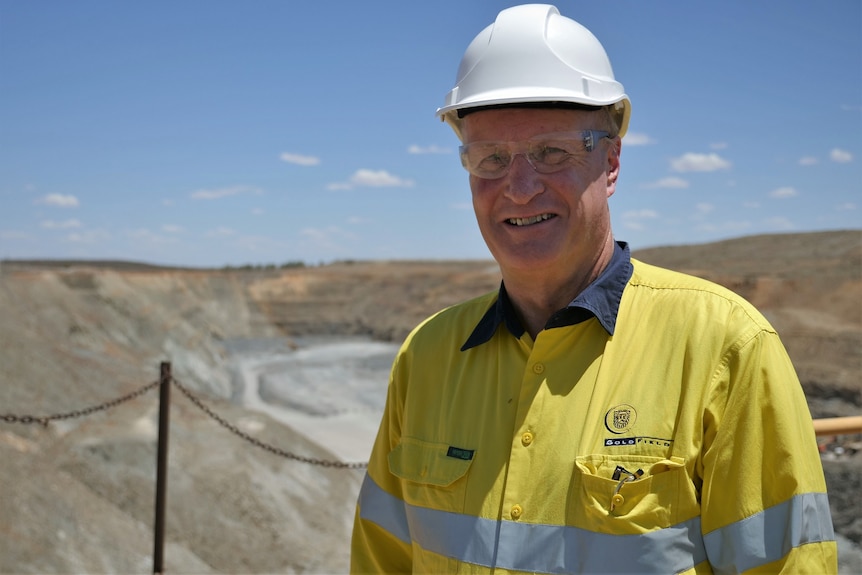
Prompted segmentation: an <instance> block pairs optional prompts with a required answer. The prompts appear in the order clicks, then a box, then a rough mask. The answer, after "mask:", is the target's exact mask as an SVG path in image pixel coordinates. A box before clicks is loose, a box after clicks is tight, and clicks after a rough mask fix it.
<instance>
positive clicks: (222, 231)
mask: <svg viewBox="0 0 862 575" xmlns="http://www.w3.org/2000/svg"><path fill="white" fill-rule="evenodd" d="M206 235H207V237H210V238H212V237H221V238H225V237H231V236H235V235H236V231H235V230H233V229H231V228H228V227H225V226H222V227H219V228H216V229H214V230H210V231H208V232H207V233H206Z"/></svg>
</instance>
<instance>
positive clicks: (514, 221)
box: [506, 214, 554, 226]
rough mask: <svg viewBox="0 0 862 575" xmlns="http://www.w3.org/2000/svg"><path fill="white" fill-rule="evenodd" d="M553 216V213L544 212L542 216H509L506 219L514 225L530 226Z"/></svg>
mask: <svg viewBox="0 0 862 575" xmlns="http://www.w3.org/2000/svg"><path fill="white" fill-rule="evenodd" d="M553 217H554V216H553V214H542V215H540V216H533V217H531V218H509V219H508V220H506V221H507V222H509V223H510V224H512V225H513V226H529V225H532V224H536V223H539V222H543V221H545V220H550V219H551V218H553Z"/></svg>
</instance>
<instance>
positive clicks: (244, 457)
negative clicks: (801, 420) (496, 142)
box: [0, 231, 862, 573]
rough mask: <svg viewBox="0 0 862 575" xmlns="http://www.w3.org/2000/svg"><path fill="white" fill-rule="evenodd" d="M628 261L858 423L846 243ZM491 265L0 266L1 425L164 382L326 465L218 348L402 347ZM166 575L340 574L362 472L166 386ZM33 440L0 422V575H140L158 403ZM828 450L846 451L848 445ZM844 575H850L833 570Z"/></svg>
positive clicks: (719, 249)
mask: <svg viewBox="0 0 862 575" xmlns="http://www.w3.org/2000/svg"><path fill="white" fill-rule="evenodd" d="M636 257H639V258H641V259H643V260H644V261H648V262H650V263H657V264H660V265H667V266H668V267H672V268H676V269H681V270H683V271H689V272H691V273H695V274H698V275H703V276H706V277H709V278H711V279H713V280H715V281H718V282H720V283H723V284H725V285H728V286H729V287H731V288H732V289H735V290H736V291H738V292H740V293H742V294H743V295H745V296H746V297H748V298H749V299H751V300H752V301H753V302H754V303H755V304H756V305H758V307H760V309H761V310H763V311H764V313H765V314H766V315H767V317H768V318H769V319H770V320H771V321H772V322H773V323H774V324H775V326H776V327H777V328H778V330H779V332H780V333H781V334H782V338H783V339H784V340H785V342H786V344H787V347H788V350H789V352H790V354H791V357H792V359H793V361H794V364H795V365H796V367H797V369H798V371H799V373H800V378H801V379H802V381H803V385H804V386H805V390H806V394H807V396H808V398H809V402H810V405H811V407H812V411H813V413H814V414H815V416H817V417H828V416H839V415H851V414H858V413H860V412H862V305H860V304H859V302H860V301H862V233H860V232H859V231H851V232H833V233H825V234H800V235H783V236H764V237H756V238H743V239H741V240H735V241H732V242H723V243H719V244H711V245H707V246H685V247H674V248H662V249H657V250H648V251H643V252H639V253H637V254H636ZM498 284H499V275H498V272H497V269H496V266H494V265H493V263H492V262H354V263H340V264H333V265H329V266H321V267H313V268H292V269H285V270H250V271H240V270H236V271H216V270H211V271H205V270H177V269H163V268H157V267H152V266H130V265H127V264H120V263H118V262H112V263H108V264H104V263H103V264H98V263H95V262H77V263H76V264H74V265H70V264H68V263H64V262H41V263H40V262H8V261H7V262H2V263H0V416H3V415H7V414H12V415H38V416H42V415H48V414H68V413H69V412H73V411H75V410H80V409H83V408H86V407H89V406H96V405H99V404H101V403H103V402H105V401H106V400H110V399H113V398H116V397H120V396H123V395H125V394H129V393H132V392H134V391H135V390H138V389H141V387H142V386H144V385H146V384H147V383H149V382H152V381H154V380H155V379H156V378H157V376H158V367H159V362H161V361H164V360H168V361H171V363H172V368H173V373H174V375H175V376H176V377H177V379H178V380H179V381H181V382H182V383H183V384H184V385H186V386H187V387H189V388H190V389H192V390H194V392H195V393H196V394H199V396H200V397H202V398H204V399H205V401H206V403H207V404H208V405H210V406H211V407H212V408H213V409H215V410H216V411H217V412H218V413H219V414H221V415H222V416H223V417H224V418H225V419H226V420H228V421H230V422H232V423H233V424H234V425H236V427H237V428H238V429H239V430H240V431H242V432H244V433H246V434H248V436H250V437H254V438H255V439H257V440H259V441H263V442H266V443H268V444H271V445H276V446H279V447H280V448H282V449H285V450H287V451H290V452H292V453H296V454H299V455H301V456H304V457H312V458H321V459H327V458H331V457H332V453H330V452H328V451H327V450H326V448H324V447H322V446H321V445H320V444H318V443H315V442H314V441H313V440H311V439H309V438H308V437H307V436H306V435H304V434H302V433H298V432H297V430H295V429H291V428H290V427H288V426H286V425H284V424H283V423H280V422H279V421H276V420H274V419H272V418H270V417H267V416H266V415H263V414H261V413H257V412H250V411H248V410H245V409H243V408H242V407H240V406H239V405H237V403H236V401H235V399H236V395H237V390H236V389H235V385H234V382H233V381H232V380H231V376H230V371H229V369H228V367H229V360H230V358H229V356H228V348H229V346H228V345H227V344H228V343H229V342H231V341H236V340H237V339H239V340H242V339H246V338H268V337H272V336H275V335H279V334H284V335H287V336H288V337H294V338H299V337H300V336H307V335H310V334H319V335H322V334H365V335H371V336H373V337H375V338H379V339H385V340H390V341H399V340H400V339H401V338H403V336H404V335H405V334H406V333H407V331H408V330H409V329H411V328H412V327H413V326H414V325H415V324H416V323H417V322H418V321H419V320H421V319H422V318H424V317H425V316H427V315H428V314H430V313H432V312H434V311H436V310H438V309H440V308H442V307H445V306H446V305H450V304H452V303H455V302H457V301H460V300H463V299H465V298H467V297H471V296H473V295H478V294H480V293H483V292H486V291H489V290H493V289H496V288H497V286H498ZM173 394H174V401H173V406H172V419H171V451H170V471H169V491H168V507H169V510H168V516H167V540H168V545H167V548H166V552H165V563H166V565H165V567H166V571H168V572H172V573H217V572H218V573H274V572H279V573H301V572H303V573H333V572H343V571H344V569H345V566H346V561H347V552H348V551H347V547H346V542H347V541H348V539H349V529H350V525H351V523H352V513H353V503H354V500H355V496H356V492H357V490H358V487H359V483H360V482H361V478H362V471H361V470H347V469H338V468H329V467H320V466H314V465H308V464H303V463H298V462H296V461H293V460H290V459H286V458H284V457H279V456H277V455H273V454H272V453H270V452H268V451H266V450H263V449H259V448H258V447H255V446H252V445H250V444H249V443H248V442H247V441H243V440H242V439H240V438H238V437H237V436H236V435H233V434H231V433H229V432H227V430H225V429H223V428H222V427H219V426H218V425H217V424H216V423H215V422H214V421H213V420H212V419H211V418H209V417H208V416H207V415H205V414H204V413H203V412H201V411H200V410H199V409H198V408H197V407H195V406H194V405H192V404H191V403H190V402H189V401H188V400H187V399H186V398H185V397H182V396H181V395H180V394H179V393H177V391H176V390H174V392H173ZM156 397H157V396H156V392H155V391H154V390H150V391H148V392H146V393H144V394H143V395H142V396H141V397H138V398H136V399H133V400H131V401H128V402H125V403H122V404H120V405H117V406H115V407H111V408H110V409H105V410H100V411H99V412H97V413H93V414H90V415H87V416H82V417H70V418H63V419H58V420H56V421H53V422H52V423H50V424H49V425H48V426H47V427H43V426H41V425H38V424H22V423H19V422H14V421H11V420H4V419H3V418H2V417H0V458H2V461H3V465H2V466H0V485H2V486H3V497H2V498H0V573H103V572H104V573H107V572H122V573H146V572H149V571H151V568H152V564H151V557H152V515H153V501H154V477H155V438H156V415H157V399H156ZM853 439H855V440H857V442H858V439H859V438H858V437H856V438H843V439H842V441H843V443H844V444H846V445H850V446H851V447H852V444H850V443H848V441H849V440H853ZM825 456H826V459H827V460H826V461H824V465H825V468H826V471H827V474H828V478H829V483H830V491H831V495H830V497H831V500H832V503H833V511H834V513H835V524H836V528H837V529H838V531H839V532H840V533H842V534H843V535H844V536H846V537H848V538H850V539H852V540H855V541H856V542H857V543H858V542H860V540H862V521H860V520H859V519H857V518H856V517H855V515H856V514H857V511H856V507H858V506H856V505H855V504H854V502H855V500H856V494H858V493H859V491H860V488H862V485H860V481H862V480H860V477H862V473H860V456H859V455H856V456H853V457H848V456H847V452H845V453H844V454H838V453H836V452H834V451H827V453H826V454H825ZM848 572H852V571H848Z"/></svg>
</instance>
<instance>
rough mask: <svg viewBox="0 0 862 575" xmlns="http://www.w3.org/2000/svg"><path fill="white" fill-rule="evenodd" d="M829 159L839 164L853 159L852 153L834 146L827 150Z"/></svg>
mask: <svg viewBox="0 0 862 575" xmlns="http://www.w3.org/2000/svg"><path fill="white" fill-rule="evenodd" d="M829 159H831V160H832V161H833V162H838V163H839V164H846V163H849V162H852V161H853V154H851V153H850V152H848V151H846V150H841V149H839V148H835V149H834V150H832V151H831V152H829Z"/></svg>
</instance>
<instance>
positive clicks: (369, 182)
mask: <svg viewBox="0 0 862 575" xmlns="http://www.w3.org/2000/svg"><path fill="white" fill-rule="evenodd" d="M350 182H351V183H352V184H354V185H356V186H368V187H370V188H382V187H398V188H404V187H407V188H409V187H410V186H412V185H413V182H412V181H411V180H405V179H402V178H400V177H398V176H394V175H392V174H390V173H389V172H387V171H386V170H376V171H375V170H365V169H362V170H357V171H356V173H355V174H353V175H352V176H351V177H350Z"/></svg>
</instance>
